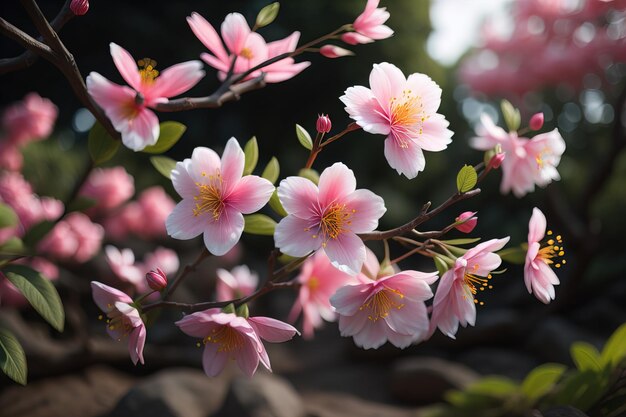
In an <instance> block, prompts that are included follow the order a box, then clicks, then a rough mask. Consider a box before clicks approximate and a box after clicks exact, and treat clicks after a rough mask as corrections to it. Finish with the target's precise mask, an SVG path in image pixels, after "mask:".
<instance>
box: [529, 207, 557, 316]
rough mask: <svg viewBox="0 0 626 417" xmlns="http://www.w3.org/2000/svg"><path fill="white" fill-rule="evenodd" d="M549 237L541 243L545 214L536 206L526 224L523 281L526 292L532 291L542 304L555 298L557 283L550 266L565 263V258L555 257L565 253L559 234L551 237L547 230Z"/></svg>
mask: <svg viewBox="0 0 626 417" xmlns="http://www.w3.org/2000/svg"><path fill="white" fill-rule="evenodd" d="M548 235H549V238H548V240H547V241H546V242H544V243H541V241H542V240H543V238H544V237H545V236H546V216H544V214H543V213H542V212H541V210H539V209H538V208H537V207H535V208H533V215H532V216H531V217H530V222H529V224H528V252H527V253H526V262H525V263H524V282H525V283H526V288H527V289H528V293H534V294H535V297H537V299H538V300H539V301H541V302H542V303H544V304H548V303H549V302H550V301H551V300H554V298H555V292H554V286H555V285H558V284H559V278H558V277H557V276H556V274H555V273H554V271H553V270H552V268H550V266H551V265H552V264H554V265H555V266H556V267H557V268H560V267H561V264H564V263H565V260H563V259H561V261H560V262H559V261H556V263H555V258H559V257H562V256H563V255H565V252H564V251H563V246H559V245H562V244H563V241H562V239H561V236H560V235H558V236H556V237H552V236H550V235H552V231H551V230H549V231H548Z"/></svg>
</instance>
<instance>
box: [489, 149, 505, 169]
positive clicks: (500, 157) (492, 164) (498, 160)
mask: <svg viewBox="0 0 626 417" xmlns="http://www.w3.org/2000/svg"><path fill="white" fill-rule="evenodd" d="M504 158H505V154H504V153H502V152H500V153H497V154H495V155H494V156H493V157H492V158H491V159H490V160H489V165H488V167H489V169H498V168H500V165H502V161H504Z"/></svg>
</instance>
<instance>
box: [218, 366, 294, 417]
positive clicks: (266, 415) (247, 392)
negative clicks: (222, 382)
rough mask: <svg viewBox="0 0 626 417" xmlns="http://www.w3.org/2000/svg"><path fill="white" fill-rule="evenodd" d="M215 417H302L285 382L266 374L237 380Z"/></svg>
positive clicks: (232, 384)
mask: <svg viewBox="0 0 626 417" xmlns="http://www.w3.org/2000/svg"><path fill="white" fill-rule="evenodd" d="M214 416H215V417H221V416H224V417H226V416H237V417H304V416H305V410H304V406H303V404H302V400H301V399H300V396H299V395H298V393H297V392H296V390H295V389H294V388H293V387H292V386H291V384H290V383H289V382H287V381H286V380H284V379H282V378H280V377H278V376H276V375H273V374H268V373H261V372H259V373H257V374H256V375H255V376H254V377H253V378H246V377H238V378H236V379H235V380H233V382H232V383H231V385H230V388H229V390H228V394H227V396H226V400H225V401H224V404H223V406H222V408H221V409H220V410H219V411H218V412H217V413H215V414H214Z"/></svg>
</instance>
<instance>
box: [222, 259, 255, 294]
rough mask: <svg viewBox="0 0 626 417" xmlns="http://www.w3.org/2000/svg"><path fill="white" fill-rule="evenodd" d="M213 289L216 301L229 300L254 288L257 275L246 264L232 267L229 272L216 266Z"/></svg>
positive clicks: (249, 292)
mask: <svg viewBox="0 0 626 417" xmlns="http://www.w3.org/2000/svg"><path fill="white" fill-rule="evenodd" d="M216 273H217V282H216V284H215V291H216V292H217V301H229V300H234V299H237V298H241V297H246V296H248V295H250V294H252V293H253V292H254V290H256V287H257V285H258V284H259V276H258V275H257V274H256V273H254V272H251V271H250V268H248V267H247V266H246V265H239V266H236V267H234V268H233V269H232V270H231V271H230V272H229V271H227V270H225V269H223V268H218V269H217V271H216Z"/></svg>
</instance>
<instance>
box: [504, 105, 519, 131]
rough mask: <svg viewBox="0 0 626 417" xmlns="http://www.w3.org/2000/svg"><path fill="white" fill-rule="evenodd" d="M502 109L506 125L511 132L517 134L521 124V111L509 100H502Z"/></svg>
mask: <svg viewBox="0 0 626 417" xmlns="http://www.w3.org/2000/svg"><path fill="white" fill-rule="evenodd" d="M500 108H501V109H502V116H504V123H506V126H507V127H508V128H509V131H510V132H517V129H519V126H520V123H521V117H520V113H519V110H518V109H516V108H515V107H513V105H512V104H511V103H510V102H509V101H508V100H502V101H501V102H500Z"/></svg>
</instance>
